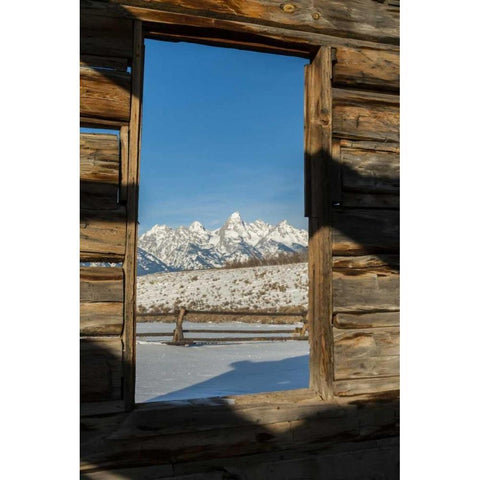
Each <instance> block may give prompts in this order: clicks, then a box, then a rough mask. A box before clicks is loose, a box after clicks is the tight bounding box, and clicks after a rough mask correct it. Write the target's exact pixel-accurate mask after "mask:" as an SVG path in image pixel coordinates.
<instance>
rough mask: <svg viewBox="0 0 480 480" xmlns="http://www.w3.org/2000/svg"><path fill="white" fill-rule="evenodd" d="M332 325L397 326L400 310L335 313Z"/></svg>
mask: <svg viewBox="0 0 480 480" xmlns="http://www.w3.org/2000/svg"><path fill="white" fill-rule="evenodd" d="M333 325H334V326H335V327H336V328H349V329H354V328H379V327H399V326H400V312H377V313H361V314H351V313H337V314H336V315H335V316H334V317H333Z"/></svg>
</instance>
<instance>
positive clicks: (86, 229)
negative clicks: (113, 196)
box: [80, 208, 126, 262]
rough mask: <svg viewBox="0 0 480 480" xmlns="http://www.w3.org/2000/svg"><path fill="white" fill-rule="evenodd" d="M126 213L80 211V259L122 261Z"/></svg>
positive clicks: (120, 210)
mask: <svg viewBox="0 0 480 480" xmlns="http://www.w3.org/2000/svg"><path fill="white" fill-rule="evenodd" d="M125 234H126V214H125V209H124V208H119V209H117V210H111V211H108V210H107V211H95V210H81V211H80V259H81V260H82V261H112V262H117V261H122V260H123V257H124V255H125Z"/></svg>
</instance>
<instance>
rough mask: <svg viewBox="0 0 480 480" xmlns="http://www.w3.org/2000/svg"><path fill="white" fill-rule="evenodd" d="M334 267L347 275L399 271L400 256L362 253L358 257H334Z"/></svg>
mask: <svg viewBox="0 0 480 480" xmlns="http://www.w3.org/2000/svg"><path fill="white" fill-rule="evenodd" d="M333 269H334V270H335V271H338V272H342V273H345V274H347V275H350V274H353V275H358V274H362V273H365V271H366V270H368V271H369V272H388V271H394V272H398V271H399V269H400V257H399V256H398V255H387V254H379V255H362V256H357V257H338V256H334V257H333Z"/></svg>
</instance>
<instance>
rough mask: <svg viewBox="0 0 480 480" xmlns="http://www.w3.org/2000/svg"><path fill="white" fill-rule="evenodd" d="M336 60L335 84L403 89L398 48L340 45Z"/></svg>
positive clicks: (381, 88)
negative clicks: (391, 49) (384, 48)
mask: <svg viewBox="0 0 480 480" xmlns="http://www.w3.org/2000/svg"><path fill="white" fill-rule="evenodd" d="M335 60H336V61H335V63H334V67H333V84H334V85H335V86H346V87H350V88H369V89H376V90H392V91H398V90H399V89H400V54H399V52H398V51H388V50H379V49H374V48H352V47H343V46H338V47H336V49H335Z"/></svg>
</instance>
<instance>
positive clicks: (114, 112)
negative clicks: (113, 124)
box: [80, 67, 130, 121]
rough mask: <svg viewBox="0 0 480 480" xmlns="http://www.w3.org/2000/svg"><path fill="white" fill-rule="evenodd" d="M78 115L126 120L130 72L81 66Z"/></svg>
mask: <svg viewBox="0 0 480 480" xmlns="http://www.w3.org/2000/svg"><path fill="white" fill-rule="evenodd" d="M80 115H82V116H85V117H91V118H100V119H105V120H108V121H110V120H113V121H128V119H129V118H130V74H129V73H126V72H115V71H113V70H94V69H91V68H85V67H83V68H81V69H80Z"/></svg>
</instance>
